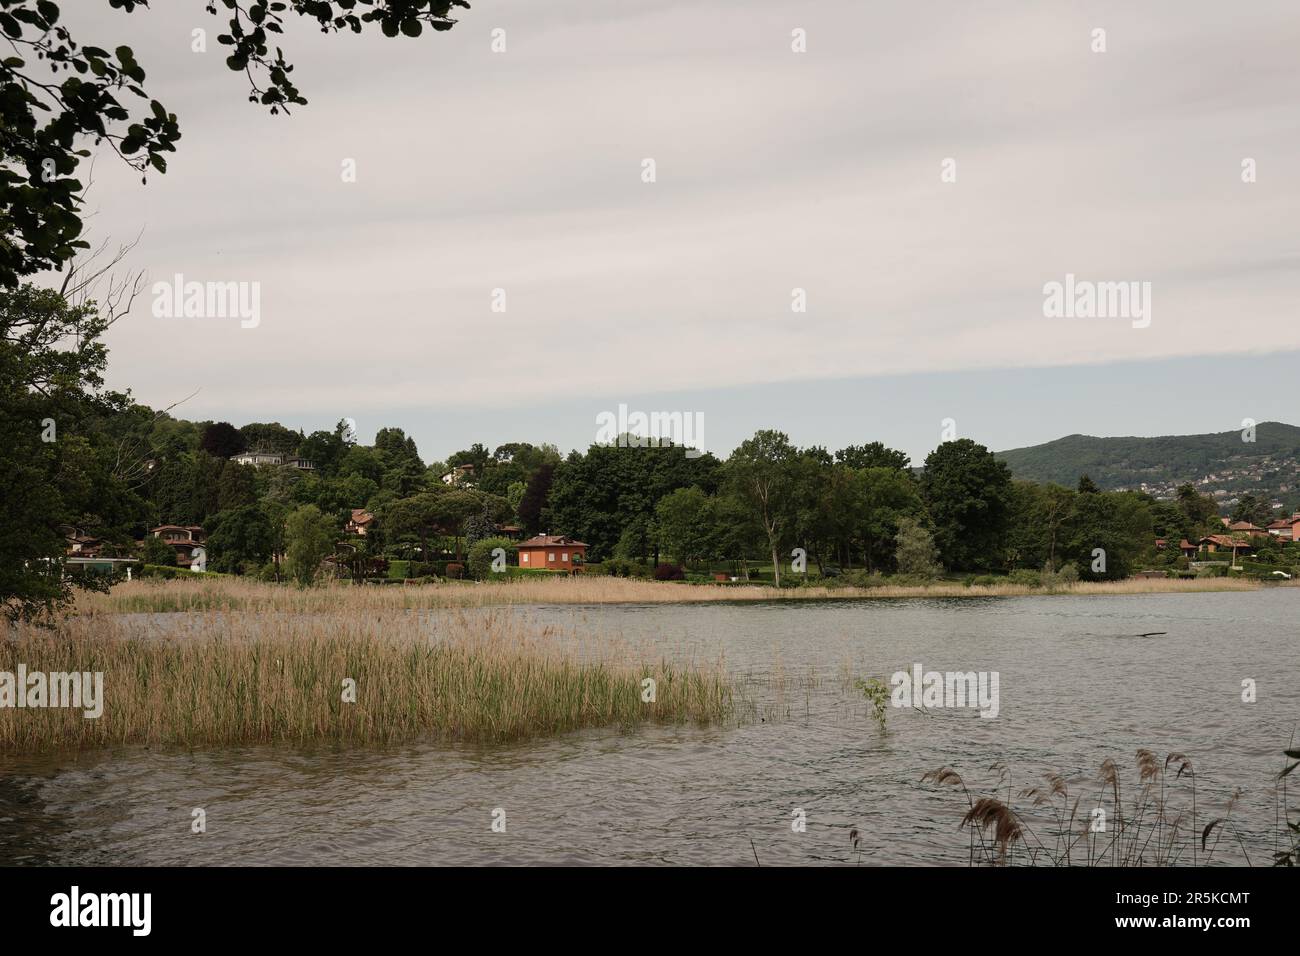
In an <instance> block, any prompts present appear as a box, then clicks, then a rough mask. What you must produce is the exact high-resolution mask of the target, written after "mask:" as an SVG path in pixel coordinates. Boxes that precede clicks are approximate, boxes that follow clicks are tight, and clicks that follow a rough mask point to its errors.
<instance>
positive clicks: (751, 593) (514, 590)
mask: <svg viewBox="0 0 1300 956" xmlns="http://www.w3.org/2000/svg"><path fill="white" fill-rule="evenodd" d="M1265 586H1266V585H1261V584H1259V583H1258V582H1254V581H1240V580H1234V579H1232V578H1197V579H1194V580H1178V579H1175V578H1134V579H1130V580H1127V581H1114V582H1110V581H1096V582H1089V581H1080V582H1075V583H1073V584H1066V585H1062V586H1059V587H1055V588H1042V587H1032V586H1029V585H1024V584H1009V583H1008V584H992V585H972V586H970V587H966V586H964V585H962V584H960V583H958V582H940V583H936V584H932V585H927V586H924V587H912V586H895V585H890V584H882V585H880V586H876V587H869V588H849V587H844V588H819V587H797V588H774V587H766V586H760V585H754V586H750V587H737V586H715V585H709V584H682V583H674V582H661V581H647V580H641V579H635V578H612V577H595V576H593V577H587V578H584V577H580V576H579V577H571V578H570V577H560V578H554V579H546V578H543V579H521V580H515V581H505V582H500V583H493V582H486V583H482V584H475V583H473V582H465V583H461V582H454V583H451V582H449V583H444V584H422V585H406V586H395V587H376V586H366V587H352V586H348V585H327V586H324V587H318V588H310V589H306V590H303V589H298V588H294V587H290V586H287V585H277V584H263V583H260V582H257V581H249V580H246V579H242V578H227V577H223V578H215V579H202V578H200V577H199V576H198V575H195V576H194V580H174V581H159V582H154V581H132V582H129V583H125V584H120V585H118V586H116V587H114V588H113V590H112V591H111V592H110V593H108V594H98V593H88V594H83V595H81V596H80V597H79V598H78V600H77V608H78V610H79V611H83V612H88V613H102V612H108V613H129V612H162V611H221V610H225V611H253V612H259V611H285V612H299V613H330V612H339V613H343V612H348V611H353V612H355V611H367V612H370V611H400V610H410V609H414V608H456V607H488V606H492V605H508V604H666V603H679V602H680V603H694V602H706V601H810V600H825V599H845V598H904V597H1014V596H1024V595H1029V594H1157V593H1171V592H1172V593H1178V592H1185V591H1252V590H1257V589H1259V588H1261V587H1265ZM1267 586H1268V587H1281V586H1285V585H1271V584H1270V585H1267Z"/></svg>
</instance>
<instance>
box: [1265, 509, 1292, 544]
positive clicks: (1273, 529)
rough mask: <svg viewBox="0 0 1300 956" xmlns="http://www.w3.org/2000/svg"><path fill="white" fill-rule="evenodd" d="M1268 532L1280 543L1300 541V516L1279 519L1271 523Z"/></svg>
mask: <svg viewBox="0 0 1300 956" xmlns="http://www.w3.org/2000/svg"><path fill="white" fill-rule="evenodd" d="M1267 530H1268V533H1269V534H1271V535H1272V536H1273V537H1275V538H1277V539H1278V540H1279V541H1300V514H1293V515H1292V516H1291V517H1289V518H1278V519H1277V520H1276V521H1272V522H1270V523H1269V525H1268V529H1267Z"/></svg>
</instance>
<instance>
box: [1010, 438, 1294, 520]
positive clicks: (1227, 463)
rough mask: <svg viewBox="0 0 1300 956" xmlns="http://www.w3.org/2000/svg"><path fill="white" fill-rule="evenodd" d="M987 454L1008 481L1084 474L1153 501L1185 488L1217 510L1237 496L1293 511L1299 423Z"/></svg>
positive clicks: (1060, 479) (1066, 441) (1065, 480)
mask: <svg viewBox="0 0 1300 956" xmlns="http://www.w3.org/2000/svg"><path fill="white" fill-rule="evenodd" d="M1248 439H1253V440H1248ZM994 454H995V455H996V456H997V457H998V458H999V459H1000V460H1002V461H1004V462H1006V464H1007V466H1008V467H1009V468H1010V469H1011V472H1012V474H1013V475H1014V476H1015V477H1017V478H1024V479H1029V480H1032V481H1039V482H1052V483H1055V484H1060V485H1066V486H1069V487H1073V486H1074V485H1076V484H1077V483H1078V481H1079V478H1080V476H1081V475H1085V474H1086V475H1087V476H1088V477H1089V478H1091V479H1092V480H1093V481H1094V482H1095V483H1096V484H1097V485H1098V486H1099V487H1101V488H1103V489H1105V490H1108V491H1113V490H1122V489H1127V490H1134V491H1145V492H1147V493H1149V494H1151V495H1152V496H1153V497H1157V498H1165V497H1172V495H1173V494H1174V492H1175V491H1176V489H1177V487H1178V486H1179V485H1181V484H1186V483H1191V484H1193V485H1194V486H1196V489H1197V490H1198V491H1200V492H1201V493H1202V494H1209V495H1211V496H1213V497H1214V498H1215V500H1216V501H1218V502H1219V504H1220V507H1221V509H1226V508H1230V507H1231V505H1233V504H1235V503H1236V500H1237V499H1238V498H1239V497H1240V496H1241V495H1243V494H1252V495H1254V496H1255V497H1256V498H1260V499H1263V500H1264V501H1265V502H1266V503H1268V504H1269V505H1270V506H1273V510H1287V509H1290V510H1295V509H1296V508H1297V507H1298V506H1300V426H1296V425H1291V424H1288V423H1286V422H1260V423H1258V424H1257V425H1255V426H1254V429H1253V434H1251V432H1250V431H1249V430H1248V429H1246V428H1240V429H1234V430H1231V431H1224V432H1208V433H1203V434H1198V435H1158V436H1154V437H1150V438H1143V437H1139V436H1123V437H1102V436H1096V435H1084V434H1081V433H1076V434H1073V435H1065V436H1063V437H1061V438H1057V439H1054V440H1052V441H1049V442H1044V443H1042V444H1039V445H1029V446H1026V447H1023V448H1011V449H1007V450H1006V451H999V452H995V453H994Z"/></svg>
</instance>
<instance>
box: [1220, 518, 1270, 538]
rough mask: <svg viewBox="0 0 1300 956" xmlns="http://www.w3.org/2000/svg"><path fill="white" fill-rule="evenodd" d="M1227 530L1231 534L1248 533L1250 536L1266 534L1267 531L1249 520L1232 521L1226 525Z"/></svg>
mask: <svg viewBox="0 0 1300 956" xmlns="http://www.w3.org/2000/svg"><path fill="white" fill-rule="evenodd" d="M1228 530H1229V531H1231V532H1232V533H1233V534H1248V535H1252V536H1254V535H1266V534H1268V532H1267V531H1265V530H1264V529H1263V528H1261V527H1260V526H1259V525H1256V524H1251V523H1250V522H1249V521H1234V522H1232V523H1231V524H1230V525H1228Z"/></svg>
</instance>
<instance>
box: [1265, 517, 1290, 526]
mask: <svg viewBox="0 0 1300 956" xmlns="http://www.w3.org/2000/svg"><path fill="white" fill-rule="evenodd" d="M1293 524H1295V519H1294V518H1278V519H1277V520H1276V521H1270V522H1269V523H1268V526H1269V527H1270V528H1289V527H1291V525H1293Z"/></svg>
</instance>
